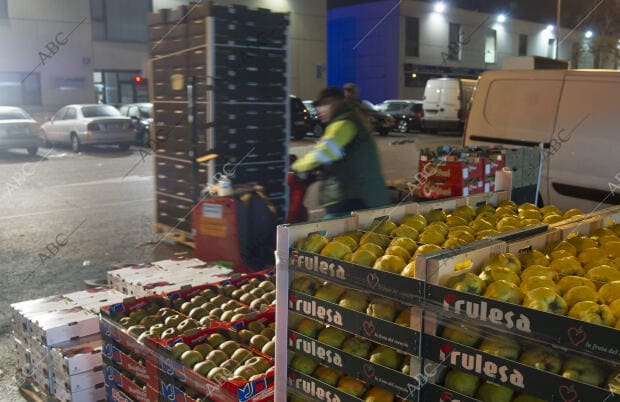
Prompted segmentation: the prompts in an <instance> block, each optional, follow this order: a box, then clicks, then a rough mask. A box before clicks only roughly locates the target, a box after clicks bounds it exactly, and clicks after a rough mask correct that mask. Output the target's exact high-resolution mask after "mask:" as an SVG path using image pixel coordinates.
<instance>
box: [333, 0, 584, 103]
mask: <svg viewBox="0 0 620 402" xmlns="http://www.w3.org/2000/svg"><path fill="white" fill-rule="evenodd" d="M435 6H436V4H435V3H429V2H422V1H412V0H408V1H399V2H395V1H393V0H383V1H375V2H370V3H363V4H358V5H352V6H346V7H338V8H333V9H330V10H328V50H327V54H328V76H329V84H330V85H342V84H343V83H345V82H349V81H352V82H356V83H358V84H359V86H360V88H361V94H360V96H361V97H363V98H365V99H368V100H370V101H373V102H380V101H382V100H384V99H398V98H401V99H421V98H422V96H423V93H424V86H425V84H426V81H427V80H428V79H429V78H435V77H446V76H447V77H467V78H476V77H477V76H478V75H479V74H480V73H481V72H482V71H484V70H490V69H499V68H501V65H502V60H503V59H504V57H506V56H526V55H527V56H543V57H550V58H554V57H555V52H556V40H557V39H556V38H557V35H556V32H555V27H553V26H548V25H543V24H539V23H534V22H528V21H523V20H515V19H511V18H510V16H503V17H500V16H499V15H492V14H483V13H479V12H476V11H470V10H463V9H457V8H451V7H449V6H448V5H446V6H444V9H443V10H438V9H436V8H435ZM552 19H553V16H550V21H552ZM559 37H560V45H559V55H558V56H559V57H558V58H559V59H563V60H569V61H573V65H575V64H578V66H579V68H587V67H591V66H592V60H591V57H588V54H587V52H585V53H584V52H583V51H581V52H580V53H577V52H576V49H584V48H586V47H587V41H588V40H589V39H588V38H586V37H585V35H584V32H582V31H575V32H572V33H571V32H570V30H568V29H564V28H561V29H560V33H559ZM577 57H578V61H579V63H575V61H576V58H577Z"/></svg>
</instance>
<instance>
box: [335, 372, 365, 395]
mask: <svg viewBox="0 0 620 402" xmlns="http://www.w3.org/2000/svg"><path fill="white" fill-rule="evenodd" d="M337 388H338V389H339V390H340V391H342V392H345V393H347V394H349V395H353V396H355V397H358V398H361V396H362V395H364V393H365V392H366V388H365V387H364V384H363V383H362V382H361V381H359V380H358V379H357V378H353V377H351V376H348V375H345V376H342V377H340V379H339V380H338V387H337Z"/></svg>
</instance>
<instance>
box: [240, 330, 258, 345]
mask: <svg viewBox="0 0 620 402" xmlns="http://www.w3.org/2000/svg"><path fill="white" fill-rule="evenodd" d="M254 335H256V334H255V333H254V332H252V331H250V330H248V329H245V328H243V329H240V330H239V332H238V336H239V342H241V343H243V344H244V345H249V344H250V339H252V337H253V336H254Z"/></svg>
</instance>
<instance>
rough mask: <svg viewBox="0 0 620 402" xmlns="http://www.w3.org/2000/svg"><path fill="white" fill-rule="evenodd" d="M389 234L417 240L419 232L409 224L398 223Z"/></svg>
mask: <svg viewBox="0 0 620 402" xmlns="http://www.w3.org/2000/svg"><path fill="white" fill-rule="evenodd" d="M390 236H392V237H405V238H407V239H411V240H417V239H418V237H419V236H420V233H419V232H418V231H417V230H415V229H414V228H412V227H411V226H407V225H400V226H399V227H397V228H396V229H394V230H392V231H391V232H390Z"/></svg>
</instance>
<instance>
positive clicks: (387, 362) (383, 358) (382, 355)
mask: <svg viewBox="0 0 620 402" xmlns="http://www.w3.org/2000/svg"><path fill="white" fill-rule="evenodd" d="M369 360H370V361H371V362H373V363H375V364H379V365H381V366H385V367H389V368H391V369H394V370H398V367H399V366H400V362H401V360H402V356H400V355H399V354H398V352H397V351H396V350H394V349H392V348H390V347H387V346H384V345H379V346H377V347H376V348H375V349H374V350H373V351H372V353H371V354H370V359H369Z"/></svg>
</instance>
